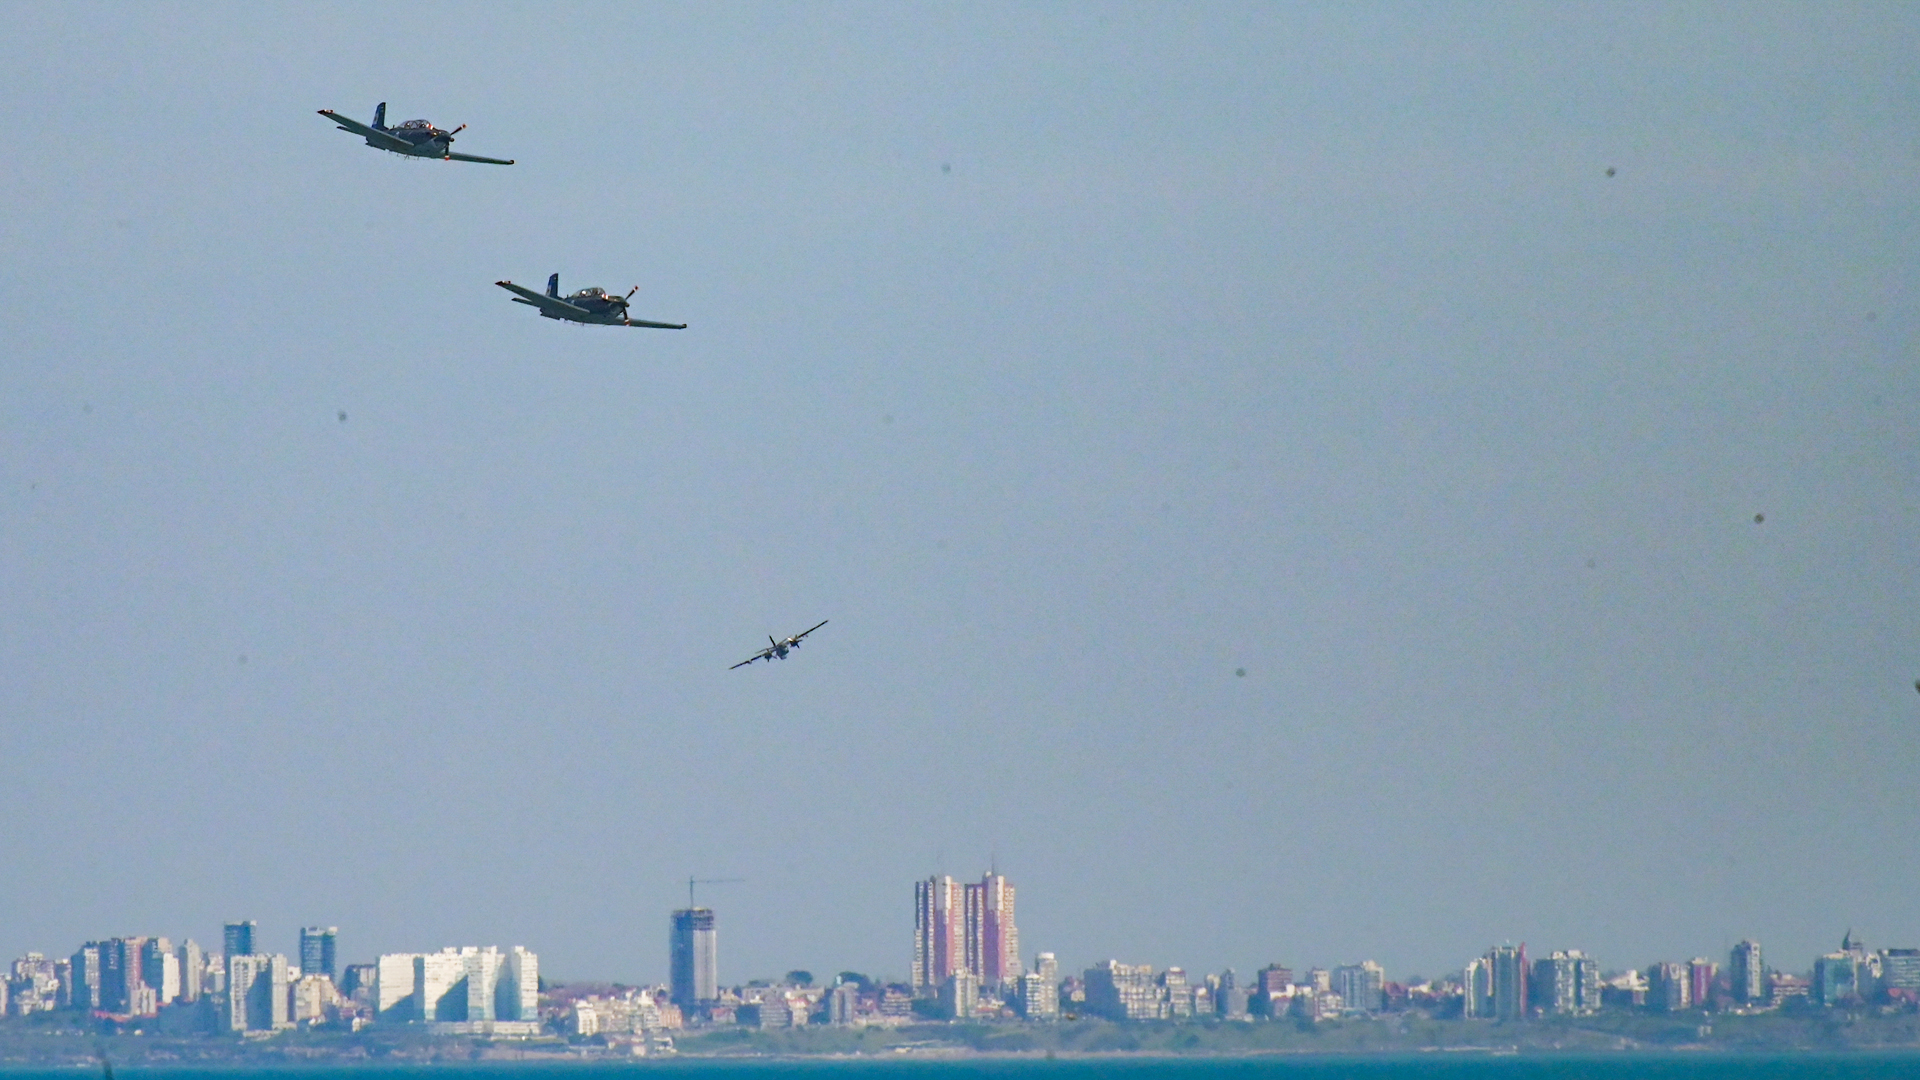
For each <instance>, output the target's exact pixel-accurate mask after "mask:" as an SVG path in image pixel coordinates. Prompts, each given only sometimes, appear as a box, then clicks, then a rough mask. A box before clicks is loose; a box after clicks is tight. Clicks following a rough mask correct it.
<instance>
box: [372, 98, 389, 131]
mask: <svg viewBox="0 0 1920 1080" xmlns="http://www.w3.org/2000/svg"><path fill="white" fill-rule="evenodd" d="M373 127H374V130H376V131H384V130H386V127H387V103H386V102H384V101H383V102H381V103H380V104H378V105H375V106H374V107H373Z"/></svg>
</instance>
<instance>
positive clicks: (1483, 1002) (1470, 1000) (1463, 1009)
mask: <svg viewBox="0 0 1920 1080" xmlns="http://www.w3.org/2000/svg"><path fill="white" fill-rule="evenodd" d="M1460 986H1461V990H1462V992H1463V994H1464V997H1463V998H1462V1000H1461V1003H1460V1015H1462V1016H1464V1017H1467V1018H1468V1019H1481V1020H1490V1019H1492V1018H1493V965H1492V964H1491V963H1489V962H1488V960H1487V958H1486V957H1484V956H1483V957H1481V958H1479V959H1478V960H1469V961H1467V966H1466V969H1465V970H1463V971H1461V972H1460Z"/></svg>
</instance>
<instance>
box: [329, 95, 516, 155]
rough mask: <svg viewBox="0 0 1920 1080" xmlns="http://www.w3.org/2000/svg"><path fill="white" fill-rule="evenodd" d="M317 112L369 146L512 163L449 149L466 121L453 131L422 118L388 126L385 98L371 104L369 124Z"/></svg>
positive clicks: (406, 153) (338, 115)
mask: <svg viewBox="0 0 1920 1080" xmlns="http://www.w3.org/2000/svg"><path fill="white" fill-rule="evenodd" d="M320 115H321V116H324V117H326V118H327V119H329V120H331V121H333V122H334V123H336V124H339V125H340V130H341V131H351V132H353V133H354V134H355V135H364V136H366V139H367V145H368V146H373V147H378V148H379V149H381V150H391V151H393V152H394V153H396V154H404V155H406V156H407V157H423V158H439V159H440V160H442V161H477V162H479V163H480V164H482V165H511V164H513V161H512V160H511V159H505V160H503V159H501V158H491V157H475V156H473V155H472V154H456V153H454V152H453V151H452V150H451V149H449V147H451V146H452V145H453V137H454V136H455V135H457V134H459V133H460V132H462V131H465V130H466V129H467V125H465V124H461V125H460V126H459V127H457V128H454V129H453V130H452V131H441V130H440V129H439V128H437V127H434V126H433V125H432V124H429V123H427V122H426V121H425V120H409V121H407V122H406V123H404V124H401V125H400V126H399V127H388V126H387V103H386V102H384V101H383V102H381V103H380V104H378V105H376V106H374V109H373V126H372V127H368V126H367V125H366V124H363V123H361V122H360V121H358V120H349V119H347V118H346V117H344V116H341V115H340V114H339V113H337V112H334V111H333V110H331V109H321V110H320Z"/></svg>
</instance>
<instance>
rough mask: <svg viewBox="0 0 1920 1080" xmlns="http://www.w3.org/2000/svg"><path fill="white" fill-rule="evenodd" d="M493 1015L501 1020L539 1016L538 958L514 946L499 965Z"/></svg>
mask: <svg viewBox="0 0 1920 1080" xmlns="http://www.w3.org/2000/svg"><path fill="white" fill-rule="evenodd" d="M496 997H497V1001H496V1003H495V1005H494V1015H495V1016H497V1017H499V1018H500V1019H502V1020H522V1021H525V1020H538V1019H540V957H538V956H536V955H535V954H533V953H532V952H530V951H528V950H527V949H525V948H523V947H521V946H519V945H515V946H514V947H513V948H511V949H508V950H507V954H506V958H505V959H504V960H503V961H502V963H501V965H500V985H499V989H498V991H497V993H496Z"/></svg>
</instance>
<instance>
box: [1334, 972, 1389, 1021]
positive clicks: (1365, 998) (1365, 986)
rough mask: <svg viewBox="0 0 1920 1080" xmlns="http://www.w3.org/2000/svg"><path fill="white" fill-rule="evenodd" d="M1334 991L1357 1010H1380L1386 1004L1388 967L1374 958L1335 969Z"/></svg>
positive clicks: (1349, 1006) (1348, 1006) (1369, 1011)
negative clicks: (1381, 964) (1384, 966)
mask: <svg viewBox="0 0 1920 1080" xmlns="http://www.w3.org/2000/svg"><path fill="white" fill-rule="evenodd" d="M1332 985H1333V992H1334V993H1336V994H1339V995H1340V1000H1341V1001H1343V1002H1345V1003H1346V1006H1347V1008H1349V1009H1352V1010H1354V1011H1356V1012H1368V1013H1373V1012H1379V1011H1380V1010H1381V1008H1382V1007H1383V1006H1385V1005H1386V988H1387V973H1386V969H1384V968H1382V967H1381V966H1380V965H1379V964H1376V963H1374V962H1373V961H1372V960H1366V961H1362V962H1361V963H1358V964H1345V965H1342V966H1340V967H1337V968H1334V969H1333V979H1332Z"/></svg>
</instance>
